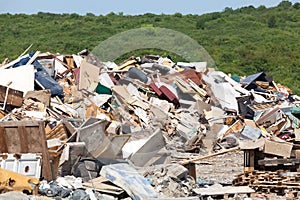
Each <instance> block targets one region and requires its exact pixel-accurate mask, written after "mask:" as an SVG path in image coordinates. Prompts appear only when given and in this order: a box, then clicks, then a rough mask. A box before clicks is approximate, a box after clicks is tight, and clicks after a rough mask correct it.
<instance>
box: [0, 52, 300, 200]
mask: <svg viewBox="0 0 300 200" xmlns="http://www.w3.org/2000/svg"><path fill="white" fill-rule="evenodd" d="M25 53H26V52H25ZM25 53H24V55H21V56H20V57H19V58H17V59H16V60H13V61H11V62H9V61H8V59H5V60H4V61H3V63H2V64H1V66H0V90H1V91H0V106H1V110H0V154H1V156H0V164H1V166H0V167H1V168H0V186H1V187H0V188H1V190H0V191H1V193H7V192H12V191H21V192H23V193H26V194H29V195H42V196H47V197H49V198H55V197H56V198H58V197H59V198H69V199H92V200H93V199H99V198H104V199H117V198H119V199H120V198H121V199H123V198H132V199H143V198H168V197H175V198H190V199H200V198H207V197H210V198H212V197H220V196H221V197H222V198H229V197H231V196H234V195H238V196H239V198H246V197H249V196H253V194H254V193H255V192H258V193H259V192H262V191H264V189H265V188H267V187H265V186H264V183H265V182H263V181H261V180H256V179H255V177H253V176H251V177H250V178H249V174H251V173H254V172H256V173H257V172H261V173H265V174H268V176H271V175H270V174H272V173H271V172H272V171H273V172H274V171H278V170H285V171H291V172H293V171H297V170H299V163H300V145H299V141H300V140H299V139H300V130H299V117H300V108H299V103H300V97H299V96H297V95H295V94H293V93H292V91H291V90H290V89H289V88H287V87H286V86H283V85H281V84H276V83H275V81H274V80H273V79H272V77H267V75H266V74H265V73H264V72H259V73H257V74H253V75H250V76H248V77H240V76H237V75H227V74H225V73H223V72H221V71H217V70H216V69H215V68H209V67H208V66H207V63H206V62H205V61H204V62H177V63H174V62H173V61H172V60H171V59H170V58H163V57H160V56H157V55H145V56H143V57H142V58H140V57H134V56H132V57H130V58H128V59H127V60H125V61H124V62H122V63H120V64H116V63H114V62H102V61H101V60H99V59H98V58H97V57H95V56H94V55H93V54H92V53H91V52H89V51H87V50H83V51H81V52H79V53H77V54H76V55H75V54H73V55H60V54H51V53H41V52H39V51H37V52H35V53H34V52H30V53H29V54H25ZM236 151H243V152H244V158H243V159H244V173H243V174H240V175H238V174H235V175H237V179H235V180H234V182H233V185H232V186H228V184H231V181H232V180H233V179H234V177H232V179H231V180H230V179H228V178H224V180H225V181H224V182H223V183H221V184H226V186H224V187H223V186H222V185H220V184H218V183H220V182H218V181H215V182H214V181H213V180H208V179H209V177H210V176H205V175H204V174H205V173H204V172H203V171H202V170H196V168H197V167H198V166H200V167H199V168H201V167H202V165H204V164H205V160H206V165H207V167H209V165H210V163H209V161H207V160H209V159H210V158H213V157H216V156H220V155H223V154H231V153H232V152H236ZM239 155H241V154H239ZM233 159H234V158H233ZM287 164H288V165H287ZM225 167H226V165H224V168H225ZM220 168H221V167H220ZM220 168H219V169H216V170H221V169H220ZM201 169H204V168H201ZM231 171H232V172H236V171H234V170H231ZM196 172H198V173H196ZM202 172H203V174H202ZM211 173H213V171H212V172H211ZM297 176H298V175H297ZM261 177H263V176H257V177H256V178H257V179H259V178H261ZM252 180H253V181H252ZM282 180H284V181H285V182H288V181H292V182H293V183H285V185H286V186H289V187H285V189H286V190H288V191H284V192H291V191H295V190H296V191H298V190H299V184H300V180H298V179H297V178H294V179H291V178H290V179H282ZM268 181H269V182H273V183H272V184H269V185H274V184H275V185H276V184H277V186H278V184H279V183H275V182H274V181H278V179H276V178H273V179H269V180H268ZM204 183H205V184H204ZM256 183H257V184H256ZM278 187H279V186H278ZM281 192H282V191H281ZM284 192H283V193H284ZM0 198H1V197H0Z"/></svg>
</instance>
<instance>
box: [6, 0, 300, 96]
mask: <svg viewBox="0 0 300 200" xmlns="http://www.w3.org/2000/svg"><path fill="white" fill-rule="evenodd" d="M144 25H151V26H153V27H162V28H168V29H173V30H176V31H180V32H182V33H184V34H186V35H188V36H190V37H191V38H193V39H194V40H196V41H197V42H198V43H199V44H200V45H202V46H203V47H204V48H205V49H206V50H207V51H208V52H209V54H210V55H211V57H212V58H213V59H214V60H215V62H216V66H217V67H218V69H220V70H222V71H224V72H226V73H232V74H238V75H248V74H252V73H256V72H259V71H265V72H266V73H267V74H268V75H272V76H273V77H274V79H275V81H276V82H277V83H282V84H285V85H287V86H289V87H290V88H291V89H293V91H294V93H297V94H299V93H300V77H299V75H300V67H299V64H300V45H299V39H300V3H294V4H292V3H291V2H289V1H282V2H281V3H280V4H279V5H278V6H276V7H272V8H266V7H265V6H259V7H257V8H255V7H253V6H248V7H243V8H240V9H236V10H233V9H231V8H225V9H224V11H223V12H216V13H210V14H204V15H192V14H188V15H182V14H180V13H175V14H173V15H165V14H161V15H155V14H151V13H147V14H144V15H138V16H130V15H124V14H123V13H118V14H116V13H110V14H108V15H105V16H102V15H100V16H95V15H94V14H92V13H87V14H86V15H85V16H81V15H78V14H75V13H74V14H52V13H42V12H40V13H37V14H33V15H25V14H15V15H12V14H1V15H0V33H1V34H0V47H1V48H0V60H3V59H4V58H6V57H8V58H9V59H10V60H12V59H14V58H16V57H18V56H19V54H21V53H22V52H23V51H24V50H25V49H26V48H27V47H28V46H29V45H30V44H31V43H33V47H32V48H31V50H39V51H42V52H46V51H49V52H52V53H56V52H59V53H63V54H68V53H77V52H79V51H81V50H82V49H86V48H87V49H90V50H91V49H93V48H94V47H95V46H96V45H98V44H99V43H100V42H101V41H103V40H105V39H107V38H109V37H111V36H113V35H114V34H117V33H120V32H123V31H125V30H129V29H134V28H139V27H141V26H144ZM148 52H150V53H156V52H158V53H159V54H164V55H167V54H168V52H162V51H159V50H155V49H152V50H148ZM132 53H134V54H139V53H145V50H141V51H137V52H132ZM126 56H128V55H124V58H125V57H126ZM171 56H172V58H173V60H175V61H178V60H180V59H181V58H180V57H179V56H177V55H171Z"/></svg>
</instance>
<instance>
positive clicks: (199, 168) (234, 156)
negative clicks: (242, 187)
mask: <svg viewBox="0 0 300 200" xmlns="http://www.w3.org/2000/svg"><path fill="white" fill-rule="evenodd" d="M243 163H244V154H243V152H241V151H239V152H231V153H226V154H223V155H219V156H216V157H212V158H208V159H205V160H201V161H199V162H198V163H197V165H196V172H197V179H198V181H204V182H207V183H208V184H214V183H219V184H226V185H230V184H231V183H232V180H233V179H234V178H235V175H238V174H241V173H243V171H244V167H243Z"/></svg>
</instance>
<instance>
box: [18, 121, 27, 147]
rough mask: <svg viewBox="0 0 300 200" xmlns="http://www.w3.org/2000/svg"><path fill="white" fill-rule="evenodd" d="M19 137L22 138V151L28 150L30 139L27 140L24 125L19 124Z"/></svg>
mask: <svg viewBox="0 0 300 200" xmlns="http://www.w3.org/2000/svg"><path fill="white" fill-rule="evenodd" d="M18 132H19V138H20V146H21V152H20V153H25V152H28V150H29V149H28V140H27V132H26V130H25V127H24V126H18Z"/></svg>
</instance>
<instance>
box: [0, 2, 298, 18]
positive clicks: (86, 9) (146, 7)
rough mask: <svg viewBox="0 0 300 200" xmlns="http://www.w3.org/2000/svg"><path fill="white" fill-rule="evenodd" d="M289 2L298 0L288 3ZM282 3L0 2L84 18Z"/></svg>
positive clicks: (2, 8)
mask: <svg viewBox="0 0 300 200" xmlns="http://www.w3.org/2000/svg"><path fill="white" fill-rule="evenodd" d="M290 1H291V2H292V3H295V2H300V0H290ZM280 2H281V0H185V1H184V0H151V1H145V0H85V1H84V0H47V1H46V0H0V13H11V14H16V13H25V14H36V13H38V12H50V13H59V14H61V13H77V14H80V15H85V14H86V13H93V14H95V15H106V14H108V13H110V12H114V13H116V14H118V13H120V12H123V14H125V15H139V14H145V13H154V14H162V13H164V14H174V13H176V12H179V13H182V14H198V15H201V14H204V13H211V12H220V11H223V10H224V8H226V7H231V8H233V9H236V8H241V7H245V6H249V5H253V6H254V7H258V6H260V5H265V6H266V7H273V6H277V5H278V4H279V3H280Z"/></svg>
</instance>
